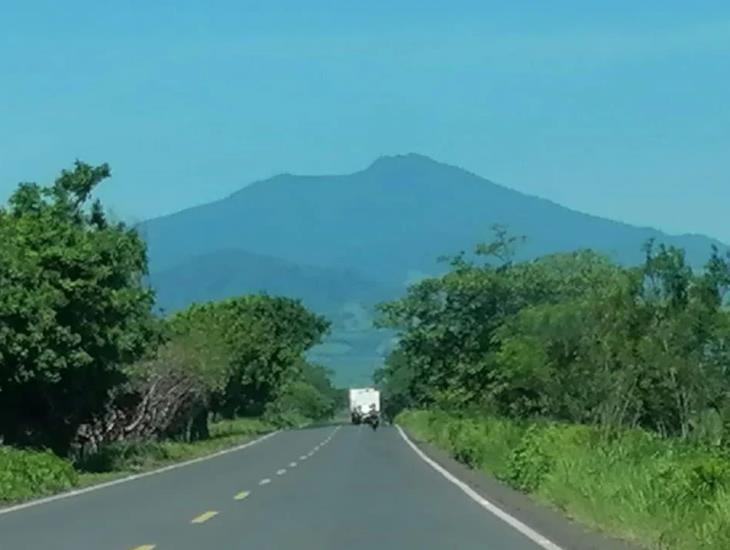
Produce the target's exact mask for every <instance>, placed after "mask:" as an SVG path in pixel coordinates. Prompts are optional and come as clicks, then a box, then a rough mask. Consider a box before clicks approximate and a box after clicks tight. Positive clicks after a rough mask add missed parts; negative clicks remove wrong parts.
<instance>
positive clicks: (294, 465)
mask: <svg viewBox="0 0 730 550" xmlns="http://www.w3.org/2000/svg"><path fill="white" fill-rule="evenodd" d="M289 467H290V468H296V467H297V463H296V462H290V463H289Z"/></svg>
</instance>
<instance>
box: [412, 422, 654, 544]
mask: <svg viewBox="0 0 730 550" xmlns="http://www.w3.org/2000/svg"><path fill="white" fill-rule="evenodd" d="M401 429H403V431H404V432H405V433H406V434H407V435H408V438H409V439H410V440H411V441H412V442H413V443H414V444H415V445H416V447H418V448H419V449H420V450H421V451H422V452H423V453H424V454H425V455H426V456H428V457H429V458H430V459H431V460H433V461H434V462H436V463H437V464H438V465H440V466H441V467H442V468H444V469H445V470H446V471H448V472H449V473H450V474H452V475H453V476H455V477H456V478H458V479H459V480H461V481H462V482H464V483H466V484H467V485H468V486H469V487H471V488H472V489H473V490H474V491H475V492H476V493H478V494H479V495H481V496H482V497H483V498H485V499H487V500H489V501H490V502H491V503H493V504H494V505H496V506H498V507H499V508H501V509H502V510H503V511H504V512H507V513H508V514H509V515H511V516H514V517H515V518H516V519H518V520H519V521H521V522H522V523H524V524H526V525H529V526H530V527H531V528H532V529H534V530H535V531H537V532H538V533H540V534H541V535H543V536H544V537H546V538H548V539H550V540H551V541H553V542H554V543H555V544H557V545H558V546H560V547H561V548H563V549H564V550H640V548H641V547H640V546H637V545H635V544H632V543H629V542H626V541H622V540H619V539H616V538H613V537H611V536H609V535H606V534H604V533H600V532H598V531H595V530H592V529H589V528H587V527H585V526H583V525H581V524H579V523H576V522H575V521H573V520H571V519H570V518H568V517H566V516H565V515H563V514H561V513H560V512H559V511H557V510H555V509H552V508H549V507H547V506H545V505H543V504H540V503H537V502H535V501H534V500H533V499H532V498H530V496H529V495H526V494H524V493H521V492H519V491H516V490H515V489H512V488H511V487H509V486H507V485H505V484H504V483H502V482H500V481H499V480H497V479H496V478H494V477H493V476H490V475H488V474H486V473H484V472H482V471H477V470H473V469H471V468H469V467H468V466H466V465H464V464H462V463H460V462H458V461H456V460H455V459H454V458H452V457H451V456H450V455H449V454H448V452H446V451H444V450H443V449H439V448H438V447H436V446H434V445H432V444H431V443H428V442H425V441H422V440H420V439H418V438H417V437H416V436H415V435H414V434H413V433H412V432H411V431H409V430H407V429H406V428H405V427H403V426H401ZM485 513H487V512H485Z"/></svg>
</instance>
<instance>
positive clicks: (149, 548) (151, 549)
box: [132, 544, 155, 550]
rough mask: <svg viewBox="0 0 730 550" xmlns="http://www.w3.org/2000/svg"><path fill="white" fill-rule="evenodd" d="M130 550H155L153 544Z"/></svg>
mask: <svg viewBox="0 0 730 550" xmlns="http://www.w3.org/2000/svg"><path fill="white" fill-rule="evenodd" d="M132 550H155V545H154V544H143V545H142V546H135V547H134V548H132Z"/></svg>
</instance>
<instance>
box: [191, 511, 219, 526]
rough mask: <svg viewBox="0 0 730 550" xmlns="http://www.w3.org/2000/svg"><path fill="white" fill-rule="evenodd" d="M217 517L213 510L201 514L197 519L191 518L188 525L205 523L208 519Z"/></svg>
mask: <svg viewBox="0 0 730 550" xmlns="http://www.w3.org/2000/svg"><path fill="white" fill-rule="evenodd" d="M217 515H218V512H216V511H215V510H210V511H208V512H203V513H202V514H200V515H199V516H198V517H195V518H193V519H192V520H191V521H190V523H205V522H206V521H208V520H209V519H210V518H212V517H215V516H217Z"/></svg>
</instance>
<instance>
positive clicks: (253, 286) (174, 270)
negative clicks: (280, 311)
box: [150, 249, 396, 316]
mask: <svg viewBox="0 0 730 550" xmlns="http://www.w3.org/2000/svg"><path fill="white" fill-rule="evenodd" d="M150 282H151V284H152V286H153V287H154V288H155V289H156V290H157V305H158V306H160V307H161V308H163V309H164V310H165V311H168V312H171V311H175V310H177V309H181V308H184V307H186V306H188V305H190V303H192V302H204V301H208V300H220V299H223V298H229V297H232V296H236V295H238V294H241V293H242V292H266V293H268V294H273V295H278V296H288V297H291V298H298V299H300V300H302V302H303V303H304V304H305V305H306V306H307V307H309V308H312V309H314V310H316V311H319V312H323V313H326V314H328V315H331V316H334V315H338V314H339V312H340V310H342V308H343V304H346V303H347V302H348V301H352V300H357V301H358V302H360V303H363V304H367V306H372V305H374V304H375V303H377V302H378V301H380V300H381V299H384V298H385V297H388V296H392V295H394V294H395V293H396V291H394V290H392V289H388V288H386V287H385V286H383V285H381V284H379V283H376V282H373V281H369V280H367V279H365V278H363V277H361V276H360V275H359V274H358V273H356V272H353V271H347V270H337V269H331V268H321V267H312V266H301V265H297V264H294V263H291V262H287V261H286V260H281V259H278V258H272V257H270V256H264V255H260V254H251V253H249V252H245V251H243V250H230V249H225V250H216V251H214V252H209V253H207V254H201V255H199V256H192V257H190V258H188V259H186V260H183V261H182V262H180V263H179V264H177V265H176V266H174V267H171V268H168V269H164V270H161V271H157V272H152V274H151V275H150Z"/></svg>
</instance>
